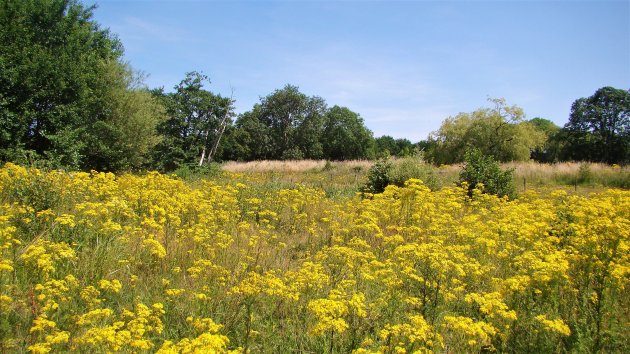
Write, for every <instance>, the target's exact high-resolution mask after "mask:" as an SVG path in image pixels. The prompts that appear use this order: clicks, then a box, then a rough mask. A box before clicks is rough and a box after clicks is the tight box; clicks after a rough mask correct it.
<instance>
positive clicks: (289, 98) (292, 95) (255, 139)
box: [236, 85, 326, 159]
mask: <svg viewBox="0 0 630 354" xmlns="http://www.w3.org/2000/svg"><path fill="white" fill-rule="evenodd" d="M325 112H326V102H325V101H324V100H323V99H322V98H320V97H309V96H306V95H305V94H303V93H301V92H300V91H299V90H298V88H297V87H296V86H292V85H287V86H285V87H284V88H283V89H281V90H276V91H274V92H273V93H272V94H270V95H268V96H266V97H263V98H261V100H260V103H257V104H256V105H254V108H253V109H252V110H251V111H249V112H246V113H244V114H243V115H241V116H240V117H239V119H238V120H237V122H236V126H237V128H240V129H243V130H244V132H247V133H248V134H243V135H242V136H241V139H242V143H243V144H245V145H247V148H246V149H244V150H248V151H249V153H248V155H249V158H248V159H259V158H265V159H300V158H307V159H319V158H322V157H323V147H322V143H321V136H322V129H323V117H324V114H325ZM258 150H259V151H258Z"/></svg>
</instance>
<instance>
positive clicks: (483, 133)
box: [427, 99, 545, 164]
mask: <svg viewBox="0 0 630 354" xmlns="http://www.w3.org/2000/svg"><path fill="white" fill-rule="evenodd" d="M490 102H492V103H494V105H495V107H494V108H482V109H478V110H476V111H474V112H472V113H460V114H458V115H457V116H455V117H450V118H448V119H446V120H445V121H444V122H443V123H442V125H441V126H440V129H439V130H438V131H437V132H434V133H432V135H431V137H430V139H431V140H433V141H434V143H433V144H434V146H433V149H432V150H430V151H429V152H428V154H427V155H428V156H427V157H428V158H429V159H430V160H431V161H433V162H434V163H436V164H452V163H458V162H462V161H463V160H464V156H465V153H466V151H468V150H470V149H473V148H475V149H479V150H480V151H481V152H482V153H483V154H484V155H488V156H492V157H493V158H494V159H496V160H498V161H525V160H528V159H529V158H530V154H531V151H532V150H534V149H536V148H538V147H542V145H543V143H544V140H545V136H544V134H543V133H542V132H540V131H538V130H537V129H535V128H534V127H533V126H532V125H531V124H530V123H528V122H525V121H524V120H523V117H524V113H523V110H522V109H521V108H520V107H517V106H507V105H506V104H505V100H504V99H491V100H490Z"/></svg>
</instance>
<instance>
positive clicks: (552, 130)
mask: <svg viewBox="0 0 630 354" xmlns="http://www.w3.org/2000/svg"><path fill="white" fill-rule="evenodd" d="M529 124H531V125H532V126H533V127H534V128H536V129H537V130H538V131H539V132H541V133H542V134H544V136H545V143H544V144H543V145H542V146H538V147H536V148H535V149H534V150H532V152H531V158H532V159H533V160H534V161H538V162H545V163H551V162H557V161H558V160H559V159H560V149H561V144H562V142H561V139H560V130H561V128H560V127H559V126H557V125H556V124H555V123H554V122H552V121H550V120H548V119H544V118H540V117H536V118H533V119H530V120H529Z"/></svg>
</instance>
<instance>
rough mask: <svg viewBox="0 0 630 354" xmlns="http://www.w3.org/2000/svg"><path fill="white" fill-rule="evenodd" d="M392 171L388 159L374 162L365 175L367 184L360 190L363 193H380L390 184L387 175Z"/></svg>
mask: <svg viewBox="0 0 630 354" xmlns="http://www.w3.org/2000/svg"><path fill="white" fill-rule="evenodd" d="M391 169H392V163H391V162H390V161H389V159H380V160H378V161H376V163H375V164H374V165H372V167H370V170H369V171H368V174H367V179H368V180H367V182H366V183H365V185H363V187H362V188H361V192H363V193H382V192H383V191H384V190H385V187H387V186H388V185H389V183H390V177H389V174H390V172H391Z"/></svg>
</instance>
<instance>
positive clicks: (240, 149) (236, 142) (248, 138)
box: [224, 105, 274, 161]
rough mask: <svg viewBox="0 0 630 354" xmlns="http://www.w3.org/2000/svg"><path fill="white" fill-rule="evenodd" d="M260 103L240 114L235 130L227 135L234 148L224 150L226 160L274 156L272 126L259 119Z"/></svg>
mask: <svg viewBox="0 0 630 354" xmlns="http://www.w3.org/2000/svg"><path fill="white" fill-rule="evenodd" d="M258 110H260V105H256V106H255V107H254V109H253V110H252V111H249V112H245V113H243V114H241V115H239V116H238V118H237V119H236V123H235V124H234V129H233V131H231V132H230V134H229V135H228V136H227V144H229V145H230V146H232V149H231V150H230V151H229V152H228V150H225V151H224V158H225V159H226V160H244V161H251V160H268V159H272V158H274V144H273V142H272V135H271V132H270V130H271V129H270V127H268V126H266V125H265V124H264V123H263V122H262V121H260V120H259V119H258V117H259V116H260V112H258Z"/></svg>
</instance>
